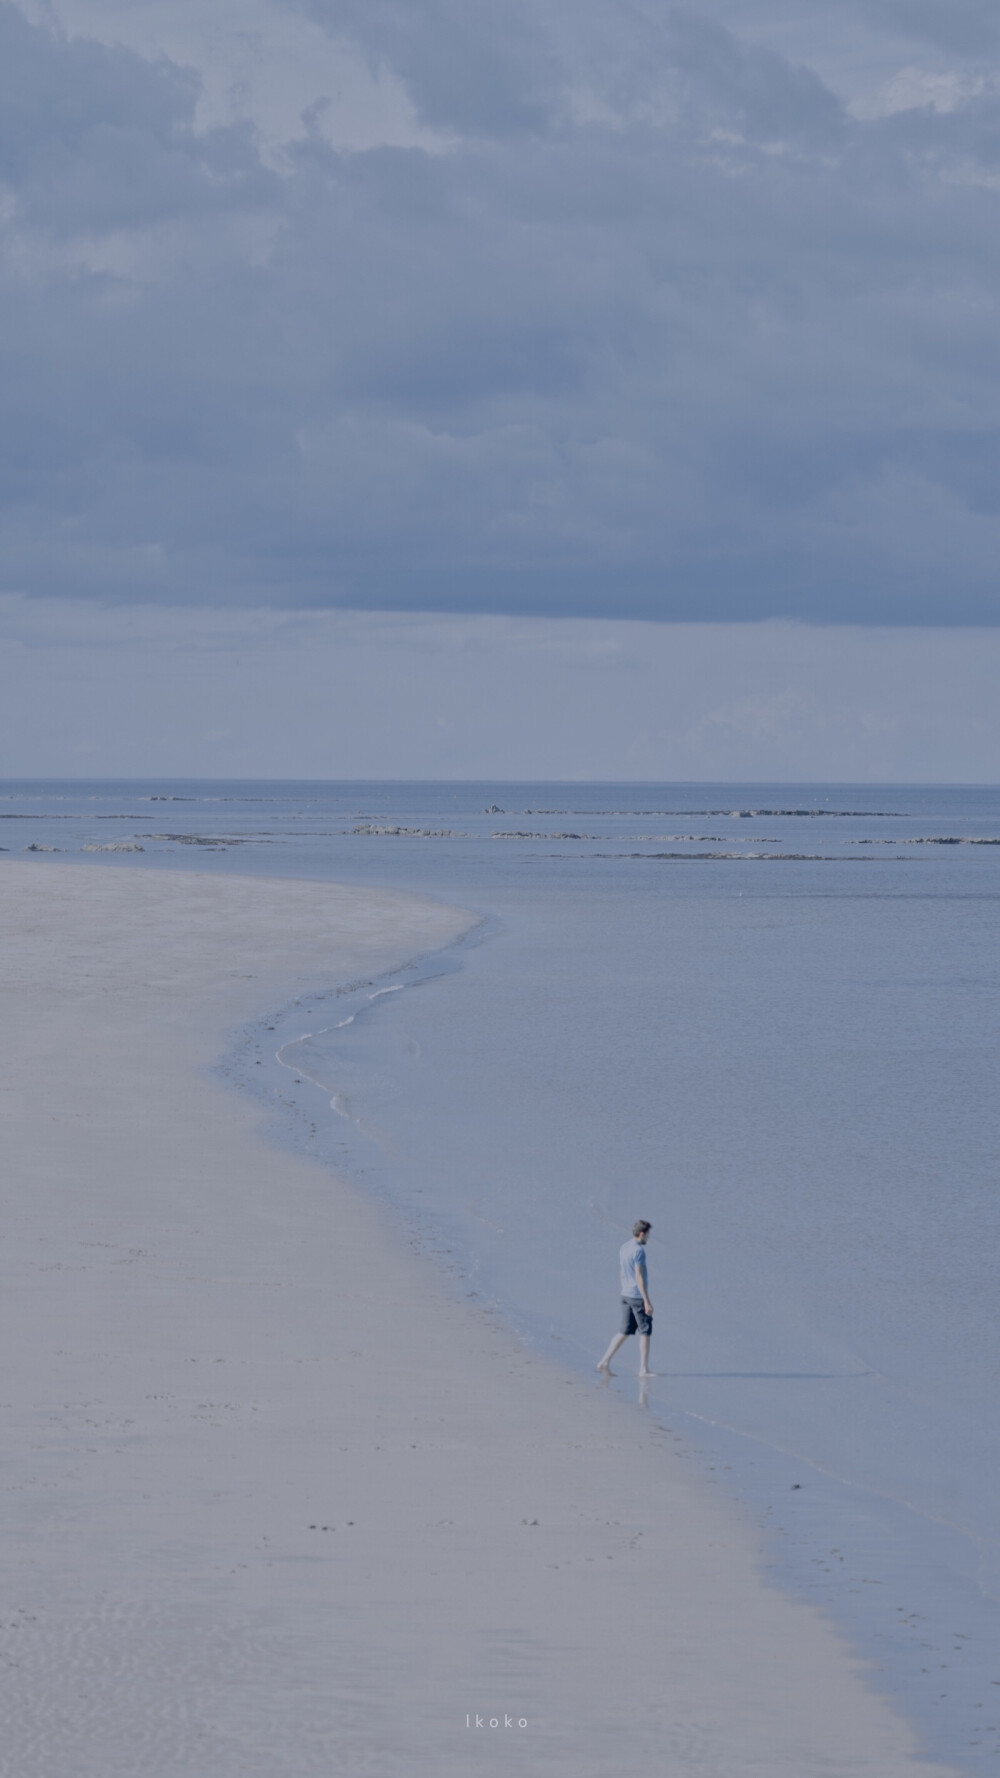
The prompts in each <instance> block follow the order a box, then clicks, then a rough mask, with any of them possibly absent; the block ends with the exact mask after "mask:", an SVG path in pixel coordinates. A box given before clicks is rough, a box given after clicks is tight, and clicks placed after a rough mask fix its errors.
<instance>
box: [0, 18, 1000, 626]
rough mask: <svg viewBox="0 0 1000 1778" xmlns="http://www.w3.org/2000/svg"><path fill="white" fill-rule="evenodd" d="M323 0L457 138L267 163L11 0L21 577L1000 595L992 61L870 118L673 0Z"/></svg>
mask: <svg viewBox="0 0 1000 1778" xmlns="http://www.w3.org/2000/svg"><path fill="white" fill-rule="evenodd" d="M300 10H301V8H300ZM307 10H308V12H309V14H310V16H311V17H313V18H315V19H319V20H320V21H321V22H323V23H324V24H325V25H326V26H327V27H328V28H329V29H330V30H331V31H333V32H336V33H338V34H340V35H346V36H349V37H350V38H351V39H352V40H353V41H357V42H358V43H360V45H361V46H362V48H363V50H364V52H365V54H366V55H367V56H368V57H369V58H370V59H371V61H372V63H373V65H376V66H378V67H379V68H384V69H386V70H388V71H390V72H391V73H392V74H393V75H395V77H396V78H397V79H399V80H400V81H402V82H403V84H404V86H405V88H406V90H407V91H408V93H409V94H410V95H411V97H412V100H413V103H414V105H415V106H416V108H417V111H418V112H419V114H420V116H421V118H422V119H423V120H424V122H425V123H426V124H427V125H433V126H434V127H435V128H437V129H438V130H440V131H441V132H443V134H442V137H441V143H440V146H439V147H438V148H437V149H435V150H430V149H415V148H413V149H399V148H380V149H375V150H369V151H367V152H364V153H353V154H349V153H344V152H338V151H336V150H334V149H333V148H332V147H331V146H330V145H329V143H328V142H327V141H326V140H325V139H324V138H323V136H322V135H321V133H320V129H319V120H318V114H314V116H313V118H312V120H311V122H310V121H308V120H307V123H306V124H305V125H304V126H303V134H302V136H301V137H300V138H299V139H298V140H297V141H296V142H295V143H294V144H292V145H289V146H288V148H287V150H286V151H285V154H284V156H283V158H282V159H281V161H280V164H274V162H273V159H272V161H271V163H269V164H265V162H264V160H263V158H262V155H261V152H260V150H259V146H258V144H257V142H256V140H255V138H254V136H253V133H252V131H251V129H250V127H249V126H245V127H240V128H230V129H214V130H197V129H196V128H195V106H196V102H197V97H198V86H197V81H196V79H195V78H194V77H193V76H192V74H191V73H190V72H188V71H185V70H182V69H178V68H177V67H176V66H174V65H173V64H171V63H169V62H167V61H162V60H161V61H157V62H151V61H146V60H143V59H142V58H140V57H138V56H136V55H134V54H131V53H130V52H128V51H125V50H123V49H109V48H106V47H104V46H102V45H100V44H97V43H95V42H88V41H82V40H73V41H67V40H64V39H60V38H57V37H54V36H53V35H51V34H50V33H48V32H45V31H42V30H38V29H35V28H33V27H31V26H29V25H28V24H26V22H25V20H24V18H23V17H22V15H21V14H20V12H19V11H18V10H17V8H16V7H15V6H13V5H12V4H9V3H4V0H0V69H2V70H3V73H2V74H0V116H2V119H3V122H2V128H0V184H2V194H3V207H2V210H0V215H2V216H3V218H4V220H3V222H2V228H3V233H4V237H5V259H4V270H3V274H2V283H0V300H2V305H3V313H2V327H0V371H2V377H3V388H4V391H5V393H4V396H3V401H4V404H5V405H4V412H3V414H2V426H0V498H2V506H0V543H2V545H3V552H4V561H5V569H4V577H3V578H4V584H5V586H6V587H7V588H8V589H12V590H13V589H19V590H25V591H28V592H33V593H40V594H42V593H44V594H48V595H54V594H58V595H62V596H64V595H66V594H70V593H74V592H77V593H82V594H86V595H89V596H91V597H93V596H95V595H96V596H102V597H112V598H131V599H134V598H149V599H153V600H165V601H175V602H177V601H196V600H207V601H210V602H212V603H215V604H218V603H223V602H226V601H230V602H238V601H252V602H261V603H267V602H271V603H281V604H290V605H307V604H324V603H330V604H337V603H340V604H344V605H352V604H353V605H359V606H363V605H372V606H382V607H394V608H398V609H406V608H410V609H419V608H438V609H465V610H493V611H511V612H525V611H536V612H544V613H550V614H552V613H566V614H569V613H576V614H608V615H619V616H647V617H662V618H672V617H674V618H676V617H683V618H699V617H704V618H720V619H721V618H732V617H747V618H749V617H762V616H771V615H778V616H795V615H798V616H804V617H809V618H815V619H824V620H829V619H842V620H844V621H860V622H866V621H878V622H958V623H965V622H992V621H996V620H997V619H1000V597H998V595H997V590H996V574H995V561H996V557H997V542H998V539H997V504H998V503H997V495H996V480H995V473H994V464H995V452H996V433H997V429H998V426H1000V415H998V412H997V389H996V376H997V370H996V363H997V360H996V314H995V290H996V287H997V270H998V268H997V266H996V263H995V261H996V257H997V248H996V240H997V235H996V210H997V203H998V195H997V194H998V181H1000V168H998V159H1000V100H998V98H997V95H996V94H995V93H994V92H993V91H992V90H991V89H990V88H989V87H988V86H987V85H985V84H984V83H980V84H979V87H977V88H976V89H975V90H969V91H967V92H965V93H964V96H963V94H959V95H958V97H956V100H955V103H954V105H953V107H952V109H950V110H948V111H946V112H943V111H941V110H935V109H934V108H933V107H932V106H931V105H930V104H929V103H928V104H920V105H918V106H915V107H911V108H909V109H902V110H898V111H896V112H895V113H894V114H893V115H887V116H875V117H871V118H868V119H867V120H861V119H859V118H857V117H855V116H853V115H851V113H850V112H849V110H847V109H846V108H845V106H844V104H843V103H842V101H841V100H840V99H839V98H837V97H835V96H834V94H833V92H832V91H831V90H830V88H829V87H828V86H826V85H825V84H824V82H823V81H822V80H821V79H820V78H819V76H818V75H817V74H816V73H815V72H813V71H811V70H810V69H809V68H808V67H806V66H803V65H801V64H800V63H798V62H795V61H793V60H790V59H788V58H786V57H784V56H783V55H781V54H779V53H778V51H777V50H776V49H774V48H773V47H769V46H768V45H766V44H764V43H762V42H760V41H756V42H749V41H745V40H744V39H742V38H741V37H740V36H738V35H737V34H735V33H734V32H733V31H731V30H728V29H726V28H724V27H723V26H722V25H720V24H718V23H713V22H712V21H711V20H709V19H707V18H706V17H704V16H702V15H701V14H698V15H694V14H687V13H682V12H676V11H673V10H670V9H668V8H663V7H658V6H656V5H653V4H649V5H641V4H628V5H625V4H622V5H615V6H606V5H597V4H594V3H593V0H577V4H576V5H574V6H573V7H572V8H571V7H569V6H568V5H564V4H562V3H560V4H554V3H553V0H548V4H546V3H544V0H537V3H536V4H533V5H530V6H529V5H527V4H521V0H493V4H491V5H486V4H480V3H479V0H421V3H420V4H417V3H416V0H407V3H406V4H403V3H402V0H400V3H399V4H396V0H367V3H366V4H365V5H363V6H362V4H361V0H357V4H355V0H309V4H308V7H307ZM883 10H885V11H886V12H888V11H889V10H894V11H895V12H898V13H903V12H905V11H912V12H913V13H914V15H915V14H916V13H917V12H920V11H921V9H920V8H919V7H918V6H916V5H914V7H913V8H912V9H908V8H906V7H904V6H903V4H902V0H900V5H899V6H898V7H896V8H894V9H891V8H889V6H888V4H887V5H886V7H885V8H884V9H883ZM923 10H924V11H927V12H928V13H929V12H931V11H934V10H935V9H933V8H931V7H930V5H928V6H927V7H926V8H924V9H923ZM959 10H963V9H961V8H960V9H959ZM747 11H748V14H753V11H754V8H753V6H752V5H750V6H748V8H747ZM964 11H965V12H966V13H968V15H969V19H970V20H971V19H972V18H973V17H978V16H980V15H979V13H978V12H977V11H976V9H975V8H973V7H972V6H971V4H970V5H969V6H968V7H966V8H965V9H964ZM843 12H844V18H845V20H848V18H849V7H848V5H847V4H846V0H845V5H844V7H843ZM982 17H983V18H984V19H985V18H986V13H985V9H983V12H982ZM970 28H971V26H970ZM921 29H923V27H921Z"/></svg>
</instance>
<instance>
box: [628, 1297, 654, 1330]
mask: <svg viewBox="0 0 1000 1778" xmlns="http://www.w3.org/2000/svg"><path fill="white" fill-rule="evenodd" d="M652 1331H653V1317H652V1315H647V1314H646V1311H645V1309H644V1308H643V1306H642V1298H641V1297H630V1296H623V1297H622V1325H621V1332H622V1333H623V1334H634V1333H641V1334H651V1333H652Z"/></svg>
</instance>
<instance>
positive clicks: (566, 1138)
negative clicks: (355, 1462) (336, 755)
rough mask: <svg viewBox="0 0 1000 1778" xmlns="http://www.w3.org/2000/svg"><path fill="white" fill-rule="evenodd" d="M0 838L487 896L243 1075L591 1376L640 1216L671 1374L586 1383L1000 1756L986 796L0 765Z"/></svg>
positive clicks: (208, 866) (93, 861)
mask: <svg viewBox="0 0 1000 1778" xmlns="http://www.w3.org/2000/svg"><path fill="white" fill-rule="evenodd" d="M0 846H2V847H3V848H4V849H5V850H6V851H8V852H9V853H10V854H11V855H14V854H17V855H24V854H25V852H27V853H28V855H30V856H34V857H49V856H51V857H53V858H72V859H75V860H78V861H80V862H81V863H86V864H88V865H90V866H92V867H95V868H107V867H113V868H116V869H122V868H132V867H134V866H140V867H147V868H148V867H150V866H153V867H156V866H161V865H166V866H169V867H171V868H194V869H200V870H212V871H239V872H249V873H252V874H256V875H266V876H272V877H274V876H288V877H310V878H314V879H315V878H320V879H325V880H330V881H340V882H353V883H371V884H373V885H379V886H386V887H393V888H402V889H414V890H419V891H422V892H424V893H427V894H430V895H433V896H436V897H438V898H439V899H441V900H444V901H447V902H450V903H453V904H457V905H460V906H462V907H467V908H471V909H473V910H474V911H475V912H476V913H477V914H478V915H479V916H480V924H479V925H478V926H477V927H476V929H475V930H474V931H473V933H472V934H471V935H470V936H469V937H468V938H467V939H466V940H465V941H463V942H462V943H461V944H459V945H457V946H455V947H453V948H452V949H451V950H449V951H447V952H444V953H441V954H439V955H438V956H436V957H432V958H427V959H422V960H420V961H419V962H418V963H416V964H415V965H414V966H412V967H410V968H408V969H404V970H402V971H400V972H399V973H398V974H397V975H396V976H394V977H392V978H391V979H389V980H386V981H380V982H363V983H357V984H352V985H350V987H349V989H348V991H346V992H344V991H341V992H337V991H336V990H335V988H334V985H333V984H331V983H325V982H322V981H319V982H317V983H316V991H315V993H314V994H313V995H309V996H303V997H300V999H299V1001H297V1002H295V1003H293V1004H292V1005H290V1006H287V1007H282V1008H274V1009H273V1010H272V1014H271V1016H269V1017H268V1018H266V1019H263V1020H262V1021H261V1023H260V1024H259V1025H257V1026H255V1027H253V1028H250V1029H248V1030H246V1031H243V1032H239V1033H234V1034H233V1047H232V1051H231V1054H230V1055H229V1056H228V1057H226V1058H223V1059H220V1070H221V1072H223V1073H224V1074H225V1076H226V1077H227V1078H228V1079H230V1080H231V1081H234V1082H236V1083H237V1084H239V1085H240V1086H242V1088H243V1090H246V1091H248V1092H251V1091H252V1092H253V1093H254V1094H255V1095H256V1096H257V1098H258V1099H262V1100H264V1101H265V1102H266V1104H267V1106H268V1109H269V1112H270V1117H271V1124H272V1128H273V1131H274V1134H275V1137H276V1139H277V1140H279V1141H284V1142H289V1143H292V1144H294V1145H295V1146H297V1147H301V1148H305V1149H307V1150H308V1151H309V1152H312V1153H314V1154H316V1155H317V1156H318V1157H319V1158H321V1159H326V1160H328V1161H330V1162H331V1163H335V1164H336V1165H337V1166H338V1167H340V1168H342V1169H344V1170H346V1171H348V1172H349V1173H351V1174H352V1176H353V1177H355V1178H356V1179H357V1180H358V1181H359V1183H360V1184H361V1185H362V1186H363V1187H364V1189H366V1190H368V1191H371V1192H373V1193H375V1194H377V1195H378V1196H379V1197H380V1198H381V1199H382V1200H383V1201H384V1202H385V1203H386V1204H387V1205H389V1206H390V1207H391V1209H392V1212H393V1214H394V1215H395V1216H397V1217H398V1218H399V1220H400V1222H401V1224H402V1225H403V1226H404V1227H405V1228H406V1230H407V1231H408V1233H409V1236H410V1239H411V1240H412V1242H413V1244H414V1245H415V1246H416V1247H417V1248H418V1249H420V1250H421V1251H422V1252H423V1253H424V1254H425V1255H426V1257H427V1261H428V1263H430V1264H433V1265H435V1266H437V1267H438V1269H439V1270H440V1272H441V1275H442V1279H443V1282H444V1284H445V1287H446V1288H447V1289H449V1290H451V1291H453V1292H455V1293H457V1294H459V1295H462V1296H467V1297H472V1298H473V1299H474V1300H475V1301H477V1302H478V1303H479V1304H480V1305H481V1306H482V1307H483V1308H484V1309H486V1310H488V1311H489V1312H492V1313H496V1314H499V1315H501V1316H503V1317H504V1318H505V1319H506V1320H507V1321H508V1322H509V1323H510V1324H511V1325H512V1326H514V1327H515V1328H516V1329H517V1330H518V1331H519V1332H520V1333H521V1335H522V1337H523V1338H524V1339H525V1340H526V1341H528V1342H529V1343H530V1344H531V1345H532V1346H533V1347H534V1348H535V1349H537V1350H539V1351H543V1352H546V1353H548V1354H549V1355H551V1356H552V1357H553V1358H554V1359H556V1360H557V1361H558V1362H560V1363H562V1364H565V1365H569V1366H571V1367H573V1368H574V1369H577V1370H579V1371H580V1372H582V1373H588V1374H591V1373H592V1372H593V1367H594V1364H595V1362H596V1359H597V1357H598V1356H599V1355H600V1353H601V1352H602V1351H603V1349H604V1347H605V1346H606V1344H607V1342H608V1339H609V1338H610V1335H611V1334H612V1332H613V1331H614V1328H615V1326H616V1322H617V1314H618V1301H617V1298H618V1274H617V1249H618V1246H619V1244H620V1242H621V1241H622V1240H623V1239H624V1238H625V1237H626V1235H627V1234H628V1232H629V1229H630V1226H631V1223H632V1222H633V1220H634V1219H635V1218H636V1217H638V1216H642V1217H646V1218H648V1220H649V1221H651V1222H652V1224H653V1232H652V1235H651V1237H650V1243H649V1265H650V1283H651V1290H652V1295H653V1300H654V1303H655V1307H656V1318H655V1333H654V1340H653V1352H652V1361H653V1365H654V1368H655V1369H656V1370H657V1371H658V1372H660V1373H661V1374H660V1375H659V1376H658V1377H657V1378H656V1380H655V1381H654V1382H653V1383H651V1384H650V1385H649V1386H648V1388H646V1389H640V1388H639V1385H638V1384H637V1382H636V1380H635V1378H634V1376H633V1375H632V1374H631V1370H633V1369H634V1365H635V1355H634V1354H633V1353H631V1351H630V1349H628V1348H627V1349H626V1351H625V1352H624V1354H622V1355H621V1357H620V1360H619V1362H618V1363H617V1366H616V1368H617V1370H618V1372H619V1374H618V1376H617V1377H616V1379H615V1380H614V1382H613V1383H611V1384H610V1385H602V1384H601V1383H600V1382H599V1381H598V1380H597V1379H596V1378H595V1385H594V1386H595V1387H602V1386H609V1387H611V1388H614V1389H616V1390H619V1391H620V1392H622V1393H623V1394H624V1395H625V1396H626V1398H627V1399H630V1400H634V1402H635V1405H636V1410H637V1411H638V1412H645V1413H650V1414H653V1415H654V1416H656V1417H657V1418H658V1419H660V1420H661V1421H662V1422H663V1423H664V1424H666V1425H669V1426H670V1427H671V1428H672V1429H674V1430H675V1431H677V1432H680V1433H681V1434H682V1435H683V1436H684V1438H685V1439H686V1440H687V1441H688V1443H689V1445H690V1447H691V1449H692V1450H693V1451H694V1452H695V1454H696V1460H697V1461H698V1462H699V1463H700V1465H701V1467H702V1470H703V1473H704V1475H705V1479H706V1484H707V1485H711V1486H714V1487H718V1488H720V1489H723V1490H725V1491H726V1493H727V1494H729V1495H730V1496H731V1497H732V1499H733V1500H734V1501H735V1502H737V1503H738V1510H739V1511H741V1512H742V1513H744V1514H746V1515H748V1516H749V1517H750V1518H751V1520H752V1521H753V1522H754V1523H756V1524H759V1525H760V1526H762V1527H763V1529H764V1532H765V1547H766V1550H767V1561H768V1569H769V1573H770V1575H771V1577H772V1578H773V1580H774V1582H775V1584H777V1585H780V1586H782V1587H784V1588H786V1589H788V1590H791V1591H793V1592H795V1593H797V1594H798V1595H800V1596H804V1597H806V1598H808V1599H810V1600H811V1601H813V1602H815V1603H816V1604H818V1605H819V1606H821V1607H822V1608H823V1609H824V1610H825V1611H826V1612H828V1613H829V1614H830V1615H831V1616H832V1617H833V1618H834V1620H835V1621H836V1622H837V1623H838V1624H839V1626H840V1627H841V1629H842V1631H843V1633H844V1635H845V1636H846V1637H847V1638H848V1639H849V1640H850V1641H851V1643H852V1645H853V1646H854V1648H855V1649H856V1650H857V1652H858V1654H859V1656H860V1657H861V1658H862V1659H863V1660H864V1661H865V1662H867V1663H868V1665H869V1668H870V1672H871V1675H872V1679H873V1682H874V1683H875V1684H876V1685H877V1686H879V1687H880V1688H881V1689H882V1690H883V1691H885V1692H886V1693H887V1694H889V1695H890V1696H891V1697H892V1698H893V1699H894V1700H895V1701H896V1703H897V1705H898V1707H899V1708H900V1709H901V1711H903V1713H904V1714H905V1715H907V1716H908V1718H909V1719H910V1720H911V1721H912V1722H913V1723H914V1724H915V1726H916V1727H917V1729H918V1731H919V1732H920V1734H921V1735H922V1737H923V1741H924V1745H925V1747H926V1750H927V1752H928V1753H929V1754H933V1755H935V1756H936V1757H938V1758H943V1759H948V1760H951V1761H952V1762H953V1763H954V1764H956V1765H957V1766H958V1767H959V1768H960V1769H961V1770H963V1771H966V1772H969V1773H975V1774H977V1775H978V1774H986V1773H987V1772H990V1773H992V1772H994V1771H995V1770H996V1759H997V1752H998V1750H1000V1607H998V1598H1000V1508H998V1505H997V1489H996V1485H995V1476H996V1475H997V1474H998V1473H1000V1411H998V1399H997V1379H998V1370H1000V1365H998V1359H1000V1336H998V1321H997V1298H998V1290H997V1284H998V1233H1000V1192H998V1182H997V1172H998V1162H997V1156H998V1152H1000V1142H998V1133H1000V1132H998V1114H997V1092H996V1076H997V976H998V963H997V956H998V952H997V937H998V929H1000V791H998V790H992V789H982V788H977V789H949V788H937V787H934V788H920V787H914V786H906V787H899V786H891V787H882V788H878V787H875V788H873V787H871V786H866V787H864V788H858V787H856V786H849V785H829V784H827V785H820V786H804V785H795V786H787V785H784V786H783V785H732V784H729V785H708V784H696V785H653V784H639V785H621V784H565V783H564V784H477V783H461V784H412V783H400V784H375V783H312V782H310V783H300V784H291V783H267V782H261V783H205V782H196V783H181V782H171V783H162V782H161V783H139V782H127V783H124V782H123V783H114V784H112V783H107V782H102V783H83V782H72V783H44V784H43V783H38V782H34V783H12V782H7V783H4V784H2V785H0ZM95 848H97V849H95ZM129 848H137V849H136V850H131V849H129ZM272 1027H273V1029H272ZM258 1061H259V1062H260V1063H261V1066H260V1067H258V1066H257V1063H258ZM401 1337H405V1333H402V1332H401ZM662 1510H663V1511H665V1512H668V1511H669V1497H668V1495H666V1494H664V1497H663V1500H662ZM650 1609H651V1610H653V1611H655V1601H651V1602H650Z"/></svg>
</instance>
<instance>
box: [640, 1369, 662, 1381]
mask: <svg viewBox="0 0 1000 1778" xmlns="http://www.w3.org/2000/svg"><path fill="white" fill-rule="evenodd" d="M637 1374H638V1375H639V1376H640V1377H641V1378H642V1379H643V1381H644V1382H646V1381H647V1380H648V1378H650V1377H658V1376H659V1374H660V1373H659V1371H639V1372H638V1373H637Z"/></svg>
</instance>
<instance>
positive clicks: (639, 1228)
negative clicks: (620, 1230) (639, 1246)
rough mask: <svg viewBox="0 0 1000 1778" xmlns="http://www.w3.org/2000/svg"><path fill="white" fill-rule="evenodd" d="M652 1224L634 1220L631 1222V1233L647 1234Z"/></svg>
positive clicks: (637, 1234)
mask: <svg viewBox="0 0 1000 1778" xmlns="http://www.w3.org/2000/svg"><path fill="white" fill-rule="evenodd" d="M652 1226H653V1225H652V1223H651V1222H634V1223H633V1224H632V1233H633V1235H636V1236H639V1235H648V1234H649V1231H650V1229H651V1228H652Z"/></svg>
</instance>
